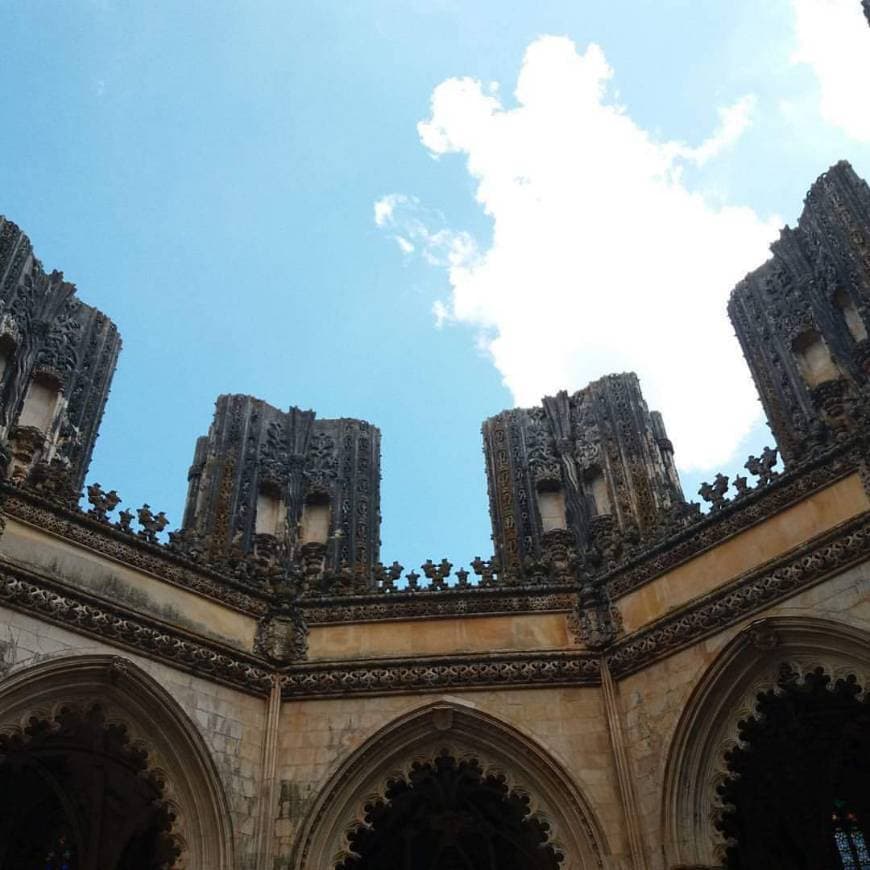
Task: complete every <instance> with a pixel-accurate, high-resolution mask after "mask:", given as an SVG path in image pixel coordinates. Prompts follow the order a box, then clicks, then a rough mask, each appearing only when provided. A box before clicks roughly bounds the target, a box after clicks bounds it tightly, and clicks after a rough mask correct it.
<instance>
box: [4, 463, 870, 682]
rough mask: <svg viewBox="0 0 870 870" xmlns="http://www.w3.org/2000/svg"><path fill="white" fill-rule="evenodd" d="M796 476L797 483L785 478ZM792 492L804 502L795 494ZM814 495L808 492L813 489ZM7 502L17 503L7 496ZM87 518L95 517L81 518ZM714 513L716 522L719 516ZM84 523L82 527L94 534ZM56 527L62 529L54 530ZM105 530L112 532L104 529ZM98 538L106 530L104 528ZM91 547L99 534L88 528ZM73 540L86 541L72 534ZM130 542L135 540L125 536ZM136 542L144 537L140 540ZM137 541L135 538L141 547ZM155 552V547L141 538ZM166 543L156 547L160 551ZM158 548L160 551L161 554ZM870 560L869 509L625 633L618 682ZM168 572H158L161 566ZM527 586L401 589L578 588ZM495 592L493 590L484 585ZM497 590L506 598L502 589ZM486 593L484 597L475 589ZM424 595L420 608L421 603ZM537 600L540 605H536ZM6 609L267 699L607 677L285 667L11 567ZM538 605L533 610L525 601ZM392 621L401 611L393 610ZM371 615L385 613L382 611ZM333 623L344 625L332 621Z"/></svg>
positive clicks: (533, 663) (395, 663)
mask: <svg viewBox="0 0 870 870" xmlns="http://www.w3.org/2000/svg"><path fill="white" fill-rule="evenodd" d="M824 467H825V468H826V469H827V472H826V474H825V475H823V476H821V477H814V478H811V479H812V480H813V481H814V484H813V485H814V486H816V487H817V486H823V485H826V484H827V483H830V482H831V481H832V480H834V479H836V478H837V476H842V475H843V474H846V473H849V472H851V471H853V470H855V468H856V464H855V462H854V459H853V458H852V457H850V458H849V459H848V461H847V460H844V461H843V462H841V463H834V464H826V465H825V466H824ZM785 483H786V484H788V483H789V481H788V480H786V481H785ZM789 491H790V492H792V495H791V496H789V498H792V499H794V500H796V499H797V498H799V497H800V496H799V495H795V494H794V493H793V491H792V490H789ZM808 491H811V490H809V489H808V488H807V489H801V490H800V494H803V495H805V494H806V492H808ZM10 500H11V501H13V502H14V504H13V509H12V510H11V511H9V513H10V514H11V515H13V516H17V517H19V518H20V519H22V520H23V521H25V522H29V521H30V520H31V519H33V518H34V515H33V514H28V515H26V516H21V514H22V513H24V511H23V510H22V509H21V508H20V507H19V506H20V505H23V504H26V503H29V501H28V500H27V499H18V500H15V499H10ZM37 507H39V508H40V510H42V511H43V512H42V513H40V514H37V515H36V517H35V518H38V519H40V520H42V521H44V520H46V518H47V517H48V518H50V517H51V516H54V514H53V513H52V512H51V511H50V510H45V509H43V508H41V507H40V506H37ZM7 509H8V503H7ZM82 519H85V518H82ZM714 520H715V518H714ZM55 522H56V523H57V524H58V525H59V527H58V528H57V530H56V533H57V534H61V535H63V536H64V537H67V538H72V534H75V532H74V533H72V534H68V533H67V532H68V529H67V528H66V527H65V526H63V525H62V524H63V523H64V522H68V520H65V518H64V515H63V514H61V513H60V512H59V516H58V517H56V519H55ZM86 522H87V520H85V522H80V523H77V524H71V525H75V526H76V528H78V529H84V530H85V531H87V526H86ZM49 531H54V529H52V528H51V527H50V528H49ZM97 531H98V532H100V533H103V531H104V530H103V529H98V530H97ZM94 535H95V537H97V538H99V537H100V535H99V534H97V532H95V533H94ZM82 536H83V539H81V543H82V545H83V546H89V545H90V543H89V542H90V539H89V537H88V536H87V535H85V534H84V532H82ZM72 539H73V540H79V539H77V538H72ZM122 543H123V544H126V545H128V546H129V545H130V544H129V542H126V541H124V542H122ZM136 543H137V544H138V542H136ZM134 546H135V545H134ZM137 549H141V550H142V552H143V553H144V554H145V556H148V557H150V556H152V554H151V553H150V552H148V551H150V550H151V549H152V546H151V545H148V544H145V543H143V544H142V546H141V548H137ZM154 549H157V548H154ZM162 557H163V554H162V553H160V552H158V553H157V554H155V555H153V558H154V559H158V560H159V559H161V558H162ZM868 558H870V512H866V513H864V514H862V515H860V516H858V517H855V518H854V519H852V520H850V521H848V522H845V523H843V524H841V525H840V526H838V527H836V528H835V529H833V530H831V531H830V532H828V533H826V534H824V535H822V536H820V537H818V538H816V539H814V540H811V541H808V542H807V543H805V544H804V545H802V546H801V547H799V548H796V549H794V550H792V551H790V552H789V553H786V554H785V555H783V556H781V557H779V558H777V559H776V560H772V561H771V562H769V563H767V564H766V565H764V566H761V567H759V568H756V569H753V570H752V571H749V572H747V573H746V574H744V575H742V576H741V577H738V578H737V579H735V580H733V581H732V582H730V583H728V584H727V585H726V586H724V587H721V588H719V589H717V590H714V591H712V592H710V593H708V594H707V595H704V596H702V597H700V598H698V599H696V600H694V601H692V602H690V603H688V604H687V605H686V606H684V607H682V608H680V609H679V610H677V611H675V612H674V613H672V614H669V615H667V616H665V617H663V618H661V619H659V620H658V621H656V622H655V623H653V624H651V625H649V626H645V627H643V628H641V629H639V630H637V631H635V632H633V633H632V634H630V635H627V636H625V637H623V638H621V639H619V640H618V641H617V642H616V643H615V644H613V645H611V646H610V647H609V648H606V649H605V650H604V651H603V654H604V655H606V657H607V661H608V664H609V667H610V670H611V672H612V673H613V675H614V676H615V677H617V678H619V677H624V676H627V675H629V674H631V673H634V672H636V671H638V670H641V669H642V668H645V667H647V666H649V665H650V664H651V663H653V662H655V661H658V660H660V659H662V658H664V657H666V656H669V655H672V654H673V653H675V652H677V651H678V650H680V649H683V648H685V647H687V646H691V645H692V644H695V643H697V642H698V641H699V640H701V639H703V638H704V637H707V636H709V635H712V634H715V633H717V632H719V631H722V630H723V629H725V628H727V627H728V626H730V625H733V624H735V623H737V622H739V621H741V620H743V619H745V618H747V617H751V616H753V615H754V614H756V613H758V612H759V611H762V610H763V609H765V608H766V607H769V606H770V605H772V604H774V603H776V602H778V601H781V600H784V599H785V598H787V597H789V596H792V595H795V594H796V593H798V592H799V591H801V590H802V589H805V588H808V587H810V586H812V585H814V584H816V583H819V582H822V581H823V580H825V579H827V578H828V577H831V576H833V575H835V574H837V573H839V572H842V571H844V570H847V569H848V568H850V567H852V566H853V565H855V564H858V563H860V562H861V561H863V560H866V559H868ZM154 573H158V572H154ZM536 591H540V592H542V591H543V590H531V589H527V588H523V587H514V588H512V589H510V590H506V589H486V590H476V591H475V592H473V593H469V592H468V591H467V590H463V591H462V592H461V595H462V598H461V599H460V600H459V601H456V599H455V598H454V596H457V597H458V595H459V594H460V593H450V592H444V591H442V592H433V593H426V592H417V593H402V592H397V593H392V594H393V595H395V596H396V599H397V600H396V604H400V605H402V606H404V607H407V608H408V609H407V610H406V613H407V614H408V616H407V617H406V618H424V617H426V616H432V615H443V616H456V615H468V614H470V613H473V612H493V611H492V609H490V608H491V607H492V604H487V603H486V602H501V603H500V604H499V605H498V606H499V607H501V608H502V609H503V610H504V611H508V610H509V611H510V612H530V611H532V612H541V611H545V610H550V609H551V608H550V607H548V606H545V607H540V606H535V603H537V601H541V602H547V603H548V604H553V603H554V602H559V603H562V601H563V599H562V598H561V597H562V596H564V597H565V599H567V598H568V597H569V596H571V593H570V592H567V591H562V592H555V591H554V590H553V589H552V588H550V589H548V590H546V595H549V598H548V597H546V596H545V595H536V594H535V592H536ZM484 592H485V593H486V594H485V595H483V594H481V593H484ZM497 593H499V594H497ZM472 596H477V597H472ZM384 597H385V596H383V595H379V596H360V597H359V599H349V600H347V601H346V602H345V605H346V606H347V607H348V608H354V607H360V606H372V607H386V608H388V609H389V608H392V607H393V606H394V605H392V604H391V603H390V602H387V601H383V598H384ZM451 600H452V601H453V603H454V605H456V604H463V605H464V606H463V607H462V608H461V609H456V610H452V609H445V611H443V612H439V613H432V612H431V611H428V612H427V611H426V609H427V608H429V607H431V606H432V605H431V604H430V603H429V602H430V601H434V605H435V606H439V607H440V606H441V604H442V602H449V601H451ZM478 600H479V601H481V602H484V606H483V608H482V609H481V610H480V611H472V610H469V609H468V607H467V604H468V603H469V601H471V602H476V601H478ZM417 602H419V603H420V610H419V611H412V609H411V608H412V606H413V607H416V606H417ZM532 602H535V603H532ZM310 603H311V604H314V605H315V606H316V607H326V606H327V605H326V603H325V602H322V601H318V600H317V599H313V600H312V601H311V602H310ZM0 605H5V606H8V607H10V608H12V609H15V610H19V611H23V612H25V613H29V614H31V615H33V616H36V617H37V618H40V619H44V620H46V621H48V622H52V623H54V624H57V625H60V626H62V627H64V628H67V629H69V630H71V631H74V632H78V633H81V634H85V635H88V636H93V637H96V638H98V639H100V640H102V641H105V642H106V643H108V644H111V645H114V646H119V647H122V648H126V649H129V650H131V651H134V652H136V653H139V654H141V655H144V656H147V657H149V658H152V659H155V660H158V661H161V662H163V663H165V664H167V665H169V666H171V667H177V668H180V669H183V670H186V671H189V672H191V673H194V674H196V675H198V676H200V677H202V678H204V679H212V680H215V681H216V682H221V683H224V684H226V685H230V686H233V687H235V688H238V689H240V690H242V691H245V692H249V693H252V694H257V695H264V694H265V693H266V692H267V691H268V690H269V688H270V686H271V685H272V681H273V680H274V679H275V678H276V677H280V679H281V681H282V684H283V687H284V688H283V694H284V696H285V697H286V698H308V697H311V698H315V697H324V698H325V697H337V696H342V695H383V694H401V693H416V692H439V691H461V690H468V689H482V688H488V687H516V688H522V687H533V686H545V685H551V686H564V685H597V684H598V682H599V673H600V671H599V659H598V656H599V655H600V654H601V653H593V652H590V651H588V650H585V649H582V648H578V649H575V650H555V651H541V652H509V653H508V652H501V653H500V652H494V653H488V654H487V653H477V654H452V655H450V654H448V655H439V656H427V657H418V658H396V659H378V660H366V661H325V662H301V663H296V664H293V665H290V666H287V667H285V668H283V669H280V670H279V671H277V672H276V670H275V668H274V667H273V666H272V665H270V664H269V663H268V662H267V661H266V660H265V659H263V658H260V657H258V656H255V655H250V654H247V653H245V652H242V651H240V650H238V649H234V648H232V647H229V646H227V645H224V644H221V643H219V642H214V641H211V640H207V639H205V638H203V637H201V636H199V635H194V634H192V633H190V632H186V631H183V630H181V629H178V628H177V627H175V626H172V625H168V624H166V623H163V622H161V621H159V620H156V619H153V618H149V617H146V616H142V615H140V614H134V613H132V612H130V611H129V610H127V609H126V608H124V607H123V605H120V604H113V603H108V602H106V601H105V600H102V599H98V598H96V597H95V596H92V595H90V594H88V593H86V592H83V591H81V590H78V589H76V590H73V589H70V588H69V587H68V586H67V585H65V584H64V583H63V582H62V580H59V579H57V578H46V577H42V576H38V575H37V574H35V573H33V572H31V571H27V570H25V569H23V568H19V567H15V566H12V565H10V564H5V565H3V564H0ZM526 608H528V609H526ZM555 609H562V608H555ZM390 615H391V618H396V616H395V615H394V613H393V611H392V610H390ZM370 618H375V619H376V618H384V617H383V616H380V615H378V614H375V613H372V614H371V615H370ZM324 621H333V622H340V621H342V620H335V619H329V617H328V615H327V616H326V618H325V620H324Z"/></svg>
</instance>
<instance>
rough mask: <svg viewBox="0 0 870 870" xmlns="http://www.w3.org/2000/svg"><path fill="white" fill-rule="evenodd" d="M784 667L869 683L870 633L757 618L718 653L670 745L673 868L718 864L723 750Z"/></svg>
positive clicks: (668, 843) (668, 819)
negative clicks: (718, 793)
mask: <svg viewBox="0 0 870 870" xmlns="http://www.w3.org/2000/svg"><path fill="white" fill-rule="evenodd" d="M784 666H787V667H788V668H789V669H791V670H792V671H794V672H796V673H797V674H805V673H808V672H810V671H813V670H815V669H817V668H822V669H823V670H824V671H825V672H826V673H827V674H828V675H829V676H831V677H832V678H833V679H834V680H836V679H839V678H845V677H847V676H849V675H850V674H851V675H855V677H856V678H857V680H858V682H859V684H860V685H862V686H864V687H867V686H868V685H870V632H867V631H865V630H863V629H861V628H858V627H856V626H853V625H847V624H845V623H840V622H836V621H833V620H827V619H818V618H813V617H790V616H784V617H770V618H764V619H760V620H757V621H755V622H753V623H752V624H751V625H749V626H748V627H747V628H745V629H744V630H743V631H741V632H740V633H739V634H738V635H736V636H735V637H734V638H733V639H732V640H731V642H730V643H729V644H728V645H727V646H726V647H725V648H724V649H723V650H722V651H721V652H720V653H719V655H718V656H717V658H716V660H715V661H714V662H713V663H712V664H711V665H710V666H709V667H708V669H707V671H706V672H705V673H704V675H703V676H702V677H701V679H700V681H699V682H698V685H697V686H696V687H695V689H694V691H693V693H692V695H691V696H690V698H689V701H688V703H687V704H686V707H685V709H684V711H683V714H682V716H681V717H680V720H679V722H678V723H677V727H676V729H675V731H674V736H673V738H672V740H671V743H670V748H669V750H668V760H667V765H666V768H665V777H664V790H663V798H662V810H661V811H662V815H661V831H662V842H663V844H664V851H665V856H666V858H667V866H669V867H718V866H720V865H721V861H722V855H723V848H724V843H723V839H722V836H721V834H720V833H719V832H718V830H717V829H716V821H717V818H718V816H719V813H720V810H721V807H720V806H719V803H718V801H717V787H718V786H719V785H721V784H723V783H724V782H725V780H726V779H727V777H728V771H727V763H726V759H725V754H726V752H728V750H730V749H732V748H734V747H735V746H737V745H738V723H739V722H740V721H741V720H745V719H748V718H749V717H751V716H752V715H754V713H755V706H756V701H757V697H758V695H759V693H761V692H764V691H767V690H770V689H775V688H776V686H777V684H778V679H779V677H780V674H781V673H782V669H783V667H784Z"/></svg>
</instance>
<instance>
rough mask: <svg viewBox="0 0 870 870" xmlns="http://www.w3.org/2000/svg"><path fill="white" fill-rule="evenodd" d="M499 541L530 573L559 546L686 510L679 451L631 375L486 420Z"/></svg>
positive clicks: (514, 566)
mask: <svg viewBox="0 0 870 870" xmlns="http://www.w3.org/2000/svg"><path fill="white" fill-rule="evenodd" d="M483 441H484V453H485V454H486V471H487V482H488V488H489V501H490V514H491V516H492V524H493V542H494V545H495V553H496V558H497V560H498V563H499V565H500V567H501V569H502V570H503V571H504V572H506V573H507V574H520V575H522V574H523V573H524V572H525V571H526V567H527V562H528V560H530V559H531V560H538V559H541V558H542V557H546V551H547V550H548V549H552V546H553V544H557V545H558V544H559V542H568V544H569V545H570V546H578V547H584V546H586V545H587V544H589V543H594V539H595V538H600V537H601V536H612V535H613V534H617V535H619V536H622V537H628V538H629V539H632V538H635V539H636V538H640V537H643V536H644V534H645V533H646V532H648V531H650V530H652V529H653V528H654V527H656V526H657V525H658V524H659V523H660V522H662V521H663V519H664V518H665V516H666V515H670V514H671V513H672V512H673V511H674V510H678V509H680V508H682V507H683V506H684V505H685V502H684V500H683V493H682V489H681V488H680V481H679V478H678V476H677V471H676V467H675V465H674V459H673V445H672V444H671V442H670V441H669V440H668V437H667V434H666V433H665V428H664V423H663V422H662V418H661V415H660V414H658V413H657V412H655V411H653V412H652V413H650V411H649V410H648V409H647V406H646V402H644V400H643V395H642V394H641V391H640V384H639V383H638V380H637V376H636V375H634V374H620V375H608V376H607V377H604V378H601V379H600V380H598V381H595V382H593V383H591V384H590V385H589V386H588V387H586V389H584V390H580V391H579V392H577V393H574V394H573V395H571V396H569V395H568V394H567V393H566V392H561V393H558V394H557V395H555V396H551V397H547V398H545V399H544V400H543V403H542V406H541V407H538V408H529V409H523V408H517V409H515V410H512V411H503V412H502V413H501V414H498V415H497V416H495V417H491V418H490V419H489V420H487V421H486V422H485V423H484V424H483Z"/></svg>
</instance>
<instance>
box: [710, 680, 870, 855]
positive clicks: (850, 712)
mask: <svg viewBox="0 0 870 870" xmlns="http://www.w3.org/2000/svg"><path fill="white" fill-rule="evenodd" d="M739 736H740V745H739V746H737V747H735V748H734V749H732V750H731V751H730V752H728V753H727V754H726V761H727V765H728V771H729V773H730V776H729V777H728V779H727V780H726V781H725V782H724V783H723V784H722V785H720V786H719V797H720V799H721V801H722V804H723V811H722V816H721V818H720V820H719V823H718V827H719V830H720V831H722V833H723V834H724V836H725V838H726V840H727V842H728V844H729V845H728V847H727V849H726V861H725V864H726V867H728V868H729V870H753V868H756V867H789V868H791V870H870V852H868V843H870V786H868V784H870V699H868V696H867V695H863V697H862V687H861V686H859V685H858V683H857V680H856V679H855V677H854V675H849V676H847V677H846V678H844V679H837V680H832V679H831V677H830V676H829V675H828V674H826V673H825V672H824V670H823V669H822V668H821V667H819V668H816V669H815V670H813V671H811V672H809V673H808V674H806V676H805V677H803V678H801V677H800V675H799V674H798V673H797V672H796V671H794V670H792V669H791V668H789V667H788V666H787V665H786V666H784V667H783V669H782V672H781V674H780V678H779V680H778V683H777V686H776V688H775V689H769V690H767V691H766V692H762V693H761V694H759V696H758V702H757V705H756V709H755V713H754V715H752V716H750V717H749V718H748V719H746V720H744V721H742V722H741V723H740V726H739Z"/></svg>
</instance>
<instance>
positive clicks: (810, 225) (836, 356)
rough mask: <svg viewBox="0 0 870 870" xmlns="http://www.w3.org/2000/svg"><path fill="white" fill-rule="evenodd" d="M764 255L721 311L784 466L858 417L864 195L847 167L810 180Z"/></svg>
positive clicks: (868, 227) (865, 294)
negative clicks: (794, 215) (792, 218)
mask: <svg viewBox="0 0 870 870" xmlns="http://www.w3.org/2000/svg"><path fill="white" fill-rule="evenodd" d="M771 253H772V255H773V256H772V257H771V259H770V260H768V261H767V262H766V263H764V265H762V266H760V267H759V268H758V269H756V270H755V271H754V272H752V273H751V274H749V275H747V277H746V278H745V279H744V280H743V281H741V282H740V284H738V285H737V287H736V288H735V289H734V291H733V292H732V294H731V299H730V301H729V304H728V313H729V316H730V317H731V322H732V323H733V325H734V329H735V331H736V333H737V337H738V339H739V340H740V344H741V346H742V348H743V353H744V356H745V357H746V361H747V363H748V364H749V368H750V371H751V372H752V377H753V378H754V380H755V385H756V387H757V388H758V392H759V394H760V396H761V402H762V404H763V406H764V410H765V412H766V414H767V420H768V423H769V425H770V428H771V430H772V431H773V434H774V437H775V438H776V442H777V445H778V446H779V450H780V452H781V454H782V457H783V460H784V462H785V463H786V465H789V464H790V463H793V462H795V461H796V460H798V459H800V458H801V457H804V456H806V455H807V453H808V452H812V451H813V450H817V449H819V446H820V445H824V444H825V443H828V442H830V441H832V440H836V439H838V438H842V437H844V435H845V434H847V433H848V432H853V431H855V430H856V429H857V428H859V426H858V421H857V420H856V419H855V416H856V414H857V415H858V416H861V415H862V414H866V410H863V409H865V408H866V405H867V398H868V390H870V387H868V371H867V331H868V327H870V309H868V300H870V188H868V187H867V184H866V183H865V182H864V181H862V180H861V179H860V178H858V176H857V175H856V174H855V172H854V171H853V170H852V167H851V166H849V164H848V163H846V162H841V163H838V164H836V165H835V166H833V167H831V169H829V170H828V171H827V172H826V173H825V174H824V175H822V176H821V177H820V178H819V179H818V180H817V181H816V183H815V184H814V185H813V186H812V188H811V189H810V191H809V193H808V194H807V198H806V201H805V204H804V210H803V214H802V215H801V217H800V220H799V221H798V225H797V227H796V228H795V229H790V228H788V227H786V228H785V229H783V230H782V233H781V234H780V238H779V240H778V241H776V242H775V243H774V244H773V245H772V246H771Z"/></svg>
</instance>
